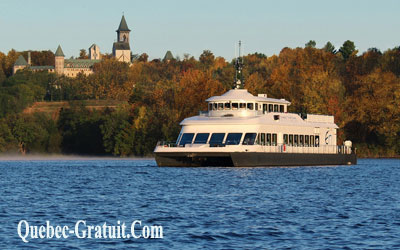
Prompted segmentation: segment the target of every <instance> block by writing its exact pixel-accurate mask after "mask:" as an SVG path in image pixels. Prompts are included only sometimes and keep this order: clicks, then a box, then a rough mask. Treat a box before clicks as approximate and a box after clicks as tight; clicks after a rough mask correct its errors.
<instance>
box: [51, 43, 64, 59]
mask: <svg viewBox="0 0 400 250" xmlns="http://www.w3.org/2000/svg"><path fill="white" fill-rule="evenodd" d="M54 55H55V56H62V57H65V55H64V52H63V51H62V49H61V46H60V45H58V48H57V50H56V53H55V54H54Z"/></svg>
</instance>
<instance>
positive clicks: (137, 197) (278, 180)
mask: <svg viewBox="0 0 400 250" xmlns="http://www.w3.org/2000/svg"><path fill="white" fill-rule="evenodd" d="M0 187H1V189H0V249H12V248H16V249H21V248H36V249H46V248H53V249H54V248H57V249H127V248H131V247H137V248H146V249H148V248H151V249H196V248H206V249H232V248H233V249H238V248H246V249H257V248H263V249H400V160H396V159H380V160H375V159H360V160H359V164H358V165H356V166H335V167H293V168H158V167H157V166H156V164H155V161H154V160H152V159H140V160H114V159H94V160H89V159H78V160H71V159H53V160H46V161H41V160H31V161H28V160H23V161H18V160H4V159H3V160H2V161H0ZM21 220H26V221H27V222H28V223H29V225H36V226H40V225H46V221H50V223H51V225H54V226H56V225H61V226H63V225H67V226H69V228H74V225H75V223H76V222H77V221H79V220H85V221H86V223H87V224H88V225H89V224H90V225H103V224H104V222H106V223H107V224H109V225H117V221H118V220H119V221H120V222H121V223H122V222H125V223H126V224H127V225H129V226H128V227H129V228H130V224H131V222H132V221H134V220H140V221H141V222H142V223H143V225H161V226H162V227H163V238H162V239H144V238H140V239H135V238H132V237H131V238H130V239H104V238H103V239H95V238H91V239H88V238H86V239H79V238H77V237H75V236H71V235H70V236H69V238H66V239H64V238H60V239H56V238H51V239H31V238H27V240H28V241H29V242H28V243H24V242H23V241H22V239H21V238H20V237H19V235H18V233H17V231H18V230H17V228H18V223H19V222H20V221H21ZM143 225H142V226H143Z"/></svg>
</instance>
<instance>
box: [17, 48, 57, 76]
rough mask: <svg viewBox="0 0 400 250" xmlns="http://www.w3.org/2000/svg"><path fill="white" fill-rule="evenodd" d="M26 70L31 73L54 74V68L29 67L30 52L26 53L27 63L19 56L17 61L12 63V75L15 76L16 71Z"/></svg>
mask: <svg viewBox="0 0 400 250" xmlns="http://www.w3.org/2000/svg"><path fill="white" fill-rule="evenodd" d="M25 68H28V69H29V70H32V71H35V72H37V71H48V72H54V66H32V65H31V52H28V61H26V60H25V58H24V57H23V56H22V55H19V57H18V59H17V61H15V63H14V67H13V74H15V73H16V72H17V71H18V70H21V69H25Z"/></svg>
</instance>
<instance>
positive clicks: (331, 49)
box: [323, 42, 336, 54]
mask: <svg viewBox="0 0 400 250" xmlns="http://www.w3.org/2000/svg"><path fill="white" fill-rule="evenodd" d="M323 49H324V50H325V51H326V52H330V53H332V54H336V49H335V46H333V44H332V43H331V42H327V43H326V44H325V46H324V48H323Z"/></svg>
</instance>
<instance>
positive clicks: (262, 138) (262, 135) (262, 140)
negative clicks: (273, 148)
mask: <svg viewBox="0 0 400 250" xmlns="http://www.w3.org/2000/svg"><path fill="white" fill-rule="evenodd" d="M261 145H265V134H264V133H262V134H261Z"/></svg>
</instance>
